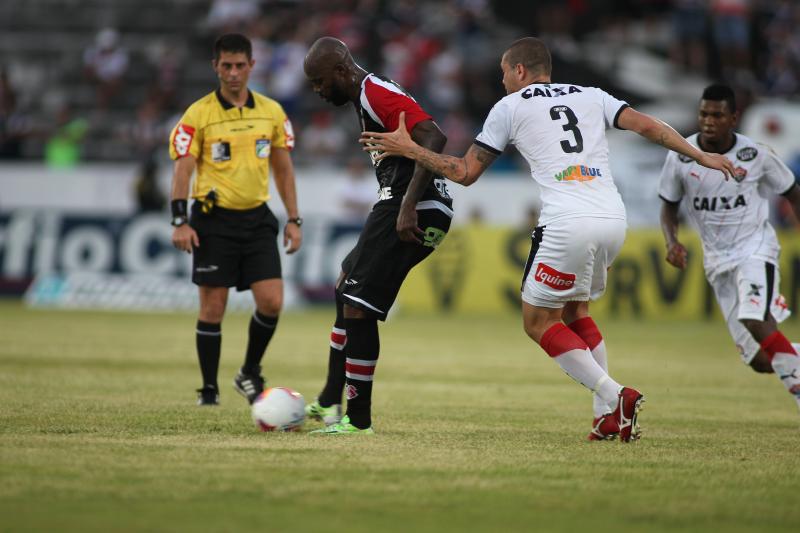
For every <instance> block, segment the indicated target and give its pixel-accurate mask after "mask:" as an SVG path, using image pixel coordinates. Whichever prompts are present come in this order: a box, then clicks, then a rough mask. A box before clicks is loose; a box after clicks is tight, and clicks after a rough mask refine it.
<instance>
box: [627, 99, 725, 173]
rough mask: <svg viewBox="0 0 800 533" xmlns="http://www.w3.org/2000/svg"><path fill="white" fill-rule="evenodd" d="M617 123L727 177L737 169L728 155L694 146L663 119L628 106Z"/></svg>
mask: <svg viewBox="0 0 800 533" xmlns="http://www.w3.org/2000/svg"><path fill="white" fill-rule="evenodd" d="M617 124H618V125H619V127H620V128H623V129H626V130H631V131H633V132H636V133H638V134H639V135H641V136H642V137H644V138H645V139H647V140H648V141H650V142H652V143H654V144H660V145H661V146H663V147H665V148H668V149H669V150H673V151H675V152H678V153H679V154H683V155H685V156H687V157H691V158H692V159H694V160H695V161H697V163H698V164H700V165H703V166H704V167H707V168H712V169H715V170H719V171H720V172H723V173H724V174H725V179H728V178H730V177H732V176H733V173H734V171H735V169H734V166H733V163H731V162H730V161H729V160H728V158H727V157H725V156H724V155H722V154H710V153H708V152H704V151H702V150H700V149H698V148H696V147H694V146H692V145H691V144H690V143H689V142H688V141H687V140H686V139H684V138H683V137H682V136H681V134H680V133H678V132H677V131H675V130H674V129H673V128H672V126H670V125H669V124H667V123H666V122H664V121H663V120H659V119H657V118H655V117H652V116H650V115H646V114H644V113H639V112H638V111H636V110H635V109H632V108H630V107H628V108H626V109H624V110H623V111H622V113H621V114H620V115H619V120H618V121H617Z"/></svg>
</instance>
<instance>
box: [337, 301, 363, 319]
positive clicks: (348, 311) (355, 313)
mask: <svg viewBox="0 0 800 533" xmlns="http://www.w3.org/2000/svg"><path fill="white" fill-rule="evenodd" d="M342 310H343V312H344V317H345V318H367V313H365V312H364V311H363V310H362V309H359V308H358V307H353V306H352V305H348V304H344V307H343V309H342Z"/></svg>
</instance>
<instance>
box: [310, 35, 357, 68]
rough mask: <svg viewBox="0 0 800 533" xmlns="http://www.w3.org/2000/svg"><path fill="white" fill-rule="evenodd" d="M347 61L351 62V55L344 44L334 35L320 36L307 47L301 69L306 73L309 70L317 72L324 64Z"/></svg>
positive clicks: (347, 62)
mask: <svg viewBox="0 0 800 533" xmlns="http://www.w3.org/2000/svg"><path fill="white" fill-rule="evenodd" d="M349 63H353V56H351V55H350V49H349V48H347V45H346V44H344V43H343V42H342V41H340V40H339V39H336V38H334V37H320V38H319V39H317V40H316V41H314V44H312V45H311V48H309V49H308V53H307V54H306V59H305V61H303V69H304V70H305V71H306V75H308V74H309V71H312V72H317V71H319V70H320V69H322V68H323V67H326V66H327V67H333V66H334V65H337V64H345V65H346V64H349Z"/></svg>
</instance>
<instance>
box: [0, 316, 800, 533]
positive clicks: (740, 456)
mask: <svg viewBox="0 0 800 533" xmlns="http://www.w3.org/2000/svg"><path fill="white" fill-rule="evenodd" d="M247 320H248V317H247V316H245V315H231V316H229V317H227V318H226V320H225V323H224V326H223V356H222V365H221V369H220V384H221V386H222V398H221V401H222V404H221V406H220V407H219V408H199V407H196V406H195V405H194V401H195V394H194V388H196V387H197V386H198V385H199V371H198V370H197V367H196V362H195V352H194V321H195V318H194V316H192V315H189V314H123V313H99V312H97V313H96V312H60V311H37V310H29V309H26V308H24V307H22V306H21V305H20V304H17V303H2V304H0V531H81V532H84V531H104V532H105V531H269V532H294V531H346V532H348V533H356V532H362V531H364V532H366V531H370V532H383V531H398V532H407V531H412V532H414V533H420V532H428V531H430V532H440V531H578V530H594V531H612V530H615V531H620V530H628V531H685V530H690V531H726V532H730V531H770V532H774V531H797V528H798V527H800V526H798V524H800V489H798V480H799V479H800V476H799V475H798V474H800V446H799V445H798V444H799V443H800V412H798V409H797V407H796V406H795V404H794V402H793V401H792V399H791V398H790V397H789V396H788V395H787V394H786V392H785V391H784V389H783V387H781V385H780V384H779V382H778V380H777V379H776V378H775V377H774V376H763V375H757V374H755V373H754V372H752V371H750V370H749V369H748V368H746V367H745V366H744V365H742V364H741V363H740V362H739V359H738V356H737V354H736V353H735V350H734V348H733V346H732V344H731V341H730V339H729V338H728V335H727V331H726V329H725V326H724V325H723V324H722V323H720V322H688V321H685V322H669V323H658V322H637V321H630V320H611V319H608V320H599V321H598V322H599V323H600V326H601V328H602V330H603V332H604V334H605V337H606V342H607V344H608V348H609V359H610V366H611V373H612V375H613V376H614V377H615V378H616V379H617V380H618V381H621V382H622V383H625V384H630V385H632V386H635V387H638V388H640V389H641V390H642V391H643V392H644V393H645V394H646V396H647V402H646V404H645V409H644V411H643V413H642V416H641V423H642V426H643V427H644V436H643V438H642V440H641V441H640V442H638V443H635V444H631V445H622V444H620V443H618V442H613V443H589V442H585V441H584V438H585V437H586V434H587V433H588V430H589V423H590V420H591V397H590V395H589V394H588V393H587V392H586V391H584V390H583V389H582V388H581V387H580V386H578V385H577V384H575V383H574V382H572V380H570V379H569V378H568V377H567V376H565V375H564V374H563V373H562V372H561V371H560V370H559V368H558V367H557V365H555V364H553V362H551V361H549V360H548V357H547V356H546V355H545V354H544V353H543V352H542V351H541V350H540V349H539V348H538V347H537V346H535V345H534V344H533V343H532V342H530V341H529V340H528V339H527V338H526V337H525V336H524V334H523V332H522V328H521V325H520V319H519V317H516V316H486V317H466V318H465V317H448V316H444V315H437V316H424V317H422V316H420V317H411V316H407V315H402V314H399V315H398V316H397V317H393V318H392V319H390V320H389V322H388V323H386V324H384V325H383V326H381V347H382V348H381V358H380V363H379V365H378V370H377V373H376V379H377V381H376V385H375V394H374V415H375V416H374V427H375V430H376V432H377V435H375V436H374V437H358V436H356V437H353V436H350V437H320V436H315V435H309V434H308V433H306V432H303V433H299V434H262V433H259V432H257V431H256V430H255V429H254V427H253V426H252V423H251V421H250V415H249V409H248V407H247V405H246V403H245V402H244V400H243V399H242V398H241V397H239V396H238V395H237V394H236V393H235V392H234V391H233V389H232V387H231V386H230V382H231V379H232V377H233V375H234V373H235V371H236V369H237V368H238V365H239V364H241V358H242V354H243V351H244V344H245V332H246V325H247ZM331 321H332V312H331V311H315V312H308V313H286V314H285V315H284V316H283V317H281V321H280V324H279V326H278V333H277V334H276V337H275V339H274V340H273V343H272V345H271V346H270V348H269V351H268V353H267V357H266V362H265V374H266V375H267V377H268V378H269V382H270V383H271V384H273V385H284V386H289V387H293V388H295V389H297V390H298V391H300V392H301V393H302V394H303V395H304V396H305V397H306V400H311V399H312V398H313V397H314V395H315V394H316V393H317V391H318V390H319V388H320V386H321V384H322V380H323V379H324V375H325V372H326V366H327V352H328V334H329V331H330V325H331ZM783 329H784V331H785V332H786V333H787V336H789V337H790V338H791V339H793V340H800V324H798V322H796V321H795V322H791V323H790V324H788V325H786V326H784V328H783ZM314 427H316V425H315V424H313V423H307V424H306V428H307V429H312V428H314Z"/></svg>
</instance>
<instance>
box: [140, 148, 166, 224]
mask: <svg viewBox="0 0 800 533" xmlns="http://www.w3.org/2000/svg"><path fill="white" fill-rule="evenodd" d="M157 178H158V162H157V160H156V158H155V157H154V154H151V156H150V157H148V158H147V159H145V161H144V163H143V164H142V166H141V168H140V169H139V177H138V178H137V180H136V191H135V192H136V205H137V207H138V208H139V211H140V212H147V211H163V210H164V206H165V205H166V203H167V199H166V197H165V196H164V193H163V192H162V191H161V189H159V187H158V181H157Z"/></svg>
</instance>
